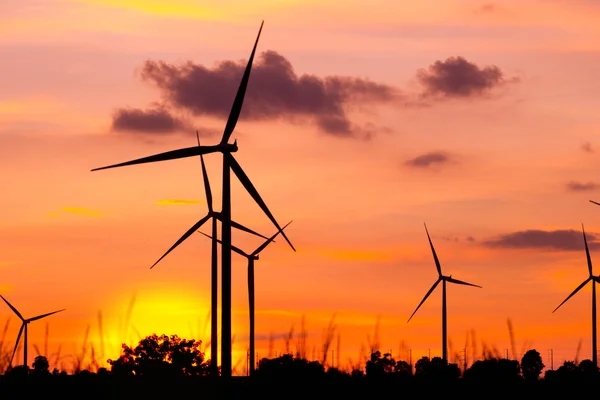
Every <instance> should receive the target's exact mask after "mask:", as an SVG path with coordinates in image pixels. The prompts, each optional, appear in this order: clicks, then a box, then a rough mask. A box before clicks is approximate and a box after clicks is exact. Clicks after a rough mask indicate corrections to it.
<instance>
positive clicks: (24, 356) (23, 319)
mask: <svg viewBox="0 0 600 400" xmlns="http://www.w3.org/2000/svg"><path fill="white" fill-rule="evenodd" d="M0 297H2V300H4V302H5V303H6V304H8V306H9V307H10V309H11V310H13V312H14V313H15V314H17V317H19V318H20V319H21V321H23V324H22V325H21V329H19V334H18V335H17V342H16V343H15V348H14V350H13V353H12V356H11V357H10V364H9V365H12V361H13V358H14V357H15V352H16V351H17V346H18V345H19V340H21V334H22V333H23V331H25V335H24V339H23V340H24V343H23V365H24V366H27V325H29V323H30V322H33V321H37V320H38V319H42V318H45V317H48V316H50V315H52V314H56V313H58V312H61V311H65V310H66V309H65V308H63V309H62V310H58V311H52V312H50V313H47V314H42V315H38V316H36V317H32V318H28V319H25V318H23V316H22V315H21V313H20V312H19V311H18V310H17V309H16V308H15V307H14V306H13V305H12V304H10V303H9V302H8V300H6V299H5V298H4V296H2V295H0Z"/></svg>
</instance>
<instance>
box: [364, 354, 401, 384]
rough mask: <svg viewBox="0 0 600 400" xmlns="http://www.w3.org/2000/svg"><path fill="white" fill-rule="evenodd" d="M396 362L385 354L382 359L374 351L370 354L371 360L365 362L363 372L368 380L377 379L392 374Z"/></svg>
mask: <svg viewBox="0 0 600 400" xmlns="http://www.w3.org/2000/svg"><path fill="white" fill-rule="evenodd" d="M395 367H396V360H394V359H393V358H392V355H391V354H390V353H385V354H384V355H383V357H382V356H381V352H379V351H376V352H375V353H372V354H371V359H370V360H369V361H367V365H366V366H365V370H366V372H367V377H368V378H378V377H382V376H384V375H386V374H391V373H392V372H394V369H395Z"/></svg>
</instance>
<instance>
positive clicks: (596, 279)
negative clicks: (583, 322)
mask: <svg viewBox="0 0 600 400" xmlns="http://www.w3.org/2000/svg"><path fill="white" fill-rule="evenodd" d="M581 230H582V232H583V243H584V244H585V256H586V258H587V265H588V273H589V274H590V275H589V277H588V278H587V279H586V280H585V281H583V282H582V283H581V285H579V286H577V288H576V289H575V290H573V292H572V293H571V294H570V295H569V297H567V298H566V299H565V300H564V301H563V302H562V303H560V304H559V305H558V307H556V308H555V309H554V311H556V310H558V309H559V308H560V306H562V305H563V304H565V303H566V302H567V300H569V299H570V298H571V297H573V296H574V295H575V293H577V292H579V291H580V290H581V289H583V287H584V286H585V285H587V283H588V282H590V281H591V282H592V361H593V363H594V365H598V351H597V337H596V282H600V276H594V275H593V273H592V257H590V249H589V248H588V243H587V238H586V237H585V229H584V227H583V224H581ZM554 311H552V312H553V313H554Z"/></svg>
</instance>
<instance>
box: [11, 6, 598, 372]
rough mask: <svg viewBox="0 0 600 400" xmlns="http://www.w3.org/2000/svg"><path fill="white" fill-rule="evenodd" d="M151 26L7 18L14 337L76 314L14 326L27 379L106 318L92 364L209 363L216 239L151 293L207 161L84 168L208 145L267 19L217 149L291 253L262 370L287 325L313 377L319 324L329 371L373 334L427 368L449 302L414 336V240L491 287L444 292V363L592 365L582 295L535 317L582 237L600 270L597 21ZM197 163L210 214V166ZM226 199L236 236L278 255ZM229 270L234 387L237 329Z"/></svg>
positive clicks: (578, 275)
mask: <svg viewBox="0 0 600 400" xmlns="http://www.w3.org/2000/svg"><path fill="white" fill-rule="evenodd" d="M168 3H169V4H168V5H166V4H167V3H166V2H164V1H159V0H148V1H137V0H29V1H25V2H24V1H22V0H3V1H2V4H1V5H0V170H1V171H2V174H0V188H1V189H2V196H0V220H1V221H2V223H1V224H0V271H1V273H0V294H2V295H3V296H4V297H6V298H7V299H8V300H9V301H10V302H11V303H12V304H14V305H15V306H16V307H17V308H18V309H19V310H20V311H21V312H22V313H23V314H24V316H25V317H30V316H34V315H37V314H42V313H45V312H50V311H53V310H56V309H61V308H66V309H67V310H66V311H65V312H63V313H60V314H57V315H54V316H51V317H49V318H48V319H46V320H42V321H36V322H33V323H32V324H31V325H30V328H29V341H30V356H29V361H30V362H32V361H33V358H34V356H35V355H36V354H37V353H36V351H35V350H34V347H33V345H34V344H36V345H37V346H38V347H39V348H40V350H41V351H42V352H43V348H42V347H43V342H44V334H45V324H46V322H48V323H49V353H55V352H56V351H57V349H58V347H59V345H60V346H61V354H62V355H64V356H67V355H69V354H71V355H75V354H78V353H80V352H81V348H82V345H83V341H84V336H85V332H86V328H87V327H88V326H89V327H90V328H89V329H90V330H89V340H90V341H91V342H92V343H93V345H94V346H95V348H96V351H98V349H99V348H100V346H101V344H100V343H101V341H100V339H99V336H100V335H99V329H98V314H99V313H101V314H102V319H103V325H104V335H105V343H104V346H105V351H104V354H105V357H104V358H105V359H106V358H117V357H118V353H119V345H120V343H121V342H122V341H127V343H130V344H134V343H135V342H137V340H138V333H139V335H141V336H146V335H149V334H151V333H153V332H156V333H158V334H161V333H166V334H178V335H179V336H182V337H185V338H190V337H193V338H196V339H200V340H203V341H204V343H205V344H208V341H209V340H210V335H209V332H210V330H209V325H210V324H209V323H208V322H207V323H206V324H205V320H206V318H207V313H208V312H209V305H210V292H209V289H210V240H208V239H207V238H205V237H203V236H202V235H194V236H192V237H191V238H190V239H188V240H187V241H186V242H185V243H184V244H182V245H181V246H180V247H179V248H177V249H176V250H175V251H174V252H172V253H171V254H169V255H168V256H167V257H166V258H165V259H164V260H162V261H161V262H160V263H159V264H158V265H157V266H156V267H155V268H154V269H152V270H150V269H149V267H150V266H151V265H152V264H153V263H154V262H155V261H156V260H157V259H158V258H159V257H160V256H161V255H162V254H163V253H164V252H165V251H166V250H167V249H168V248H169V247H170V246H171V245H172V244H173V243H174V242H175V241H176V240H177V239H178V238H179V237H180V236H181V235H182V234H183V233H184V232H185V231H186V230H187V229H188V228H190V227H191V226H192V225H193V224H194V223H195V222H196V221H197V220H199V219H200V218H201V217H203V216H204V215H205V214H206V210H207V205H206V200H205V195H204V186H203V184H202V175H201V168H200V162H199V160H198V159H197V158H187V159H182V160H176V161H169V162H164V163H154V164H146V165H140V166H130V167H125V168H119V169H112V170H107V171H99V172H90V170H91V169H92V168H96V167H101V166H105V165H109V164H114V163H118V162H122V161H127V160H130V159H134V158H138V157H143V156H147V155H151V154H155V153H159V152H163V151H168V150H173V149H176V148H180V147H189V146H193V145H194V144H195V143H196V137H195V130H199V132H200V133H201V135H202V137H201V140H202V143H203V144H216V143H217V142H218V141H219V140H220V136H221V134H222V131H223V128H224V126H225V121H226V117H227V114H228V113H229V110H230V107H231V103H232V101H233V97H234V95H235V91H236V90H237V87H238V84H239V80H240V78H241V74H242V69H243V66H244V65H245V62H246V61H247V59H248V56H249V54H250V51H251V48H252V44H253V42H254V39H255V37H256V33H257V31H258V27H259V25H260V22H261V20H263V19H264V21H265V25H264V28H263V31H262V36H261V39H260V42H259V44H258V49H257V58H256V59H255V62H254V69H253V72H252V75H251V77H250V83H249V86H248V92H247V96H246V102H245V104H244V110H243V112H242V115H241V118H240V121H239V123H238V125H237V128H236V131H235V132H234V134H233V136H232V140H233V139H237V142H238V145H239V151H238V152H237V153H236V154H235V157H236V159H237V160H238V162H239V163H240V164H241V166H242V167H243V168H244V170H245V172H246V173H247V174H248V176H249V177H250V179H251V180H252V181H253V183H254V185H255V186H256V187H257V189H258V190H259V192H260V194H261V196H262V197H263V199H264V200H265V202H266V203H267V205H268V206H269V208H270V209H271V211H272V212H273V214H274V215H275V218H277V220H278V221H279V223H280V224H281V225H283V224H285V223H287V222H289V221H290V220H293V223H292V224H291V225H290V226H289V228H287V229H286V233H287V234H288V237H289V238H290V240H291V241H292V243H293V244H294V246H295V247H296V249H297V252H293V251H292V250H291V249H290V247H289V246H288V245H287V244H286V243H285V241H284V240H283V239H282V238H280V239H279V240H277V241H276V243H274V244H272V245H271V246H269V247H268V248H267V249H266V250H265V251H264V252H262V253H261V258H260V260H259V261H257V264H256V307H257V317H256V318H257V328H256V330H257V332H256V333H257V339H258V342H257V350H258V352H259V357H263V356H266V355H267V354H268V353H269V337H270V335H273V337H274V338H275V341H274V345H273V347H272V351H273V355H274V354H275V352H276V351H277V352H282V351H284V350H285V347H284V340H283V337H284V336H285V335H286V334H287V332H288V331H289V330H290V327H291V326H292V325H293V326H294V333H295V334H297V333H298V332H299V331H300V323H301V319H302V316H303V315H305V318H306V330H307V331H308V334H309V339H308V342H309V356H311V355H312V346H315V347H316V349H317V350H316V351H317V352H320V347H321V346H322V341H323V337H324V330H326V328H327V325H328V324H329V322H330V320H331V318H332V316H334V315H335V319H334V322H335V324H336V329H337V330H336V337H337V333H339V337H340V340H341V342H340V349H341V355H340V362H341V364H342V366H344V365H347V364H348V363H349V360H350V359H352V360H353V362H356V361H357V359H358V357H359V353H360V350H361V346H364V347H365V348H366V347H368V346H369V345H368V343H369V341H372V340H373V336H374V330H375V326H376V324H377V321H379V342H380V345H381V350H383V351H390V350H391V351H392V354H393V356H394V357H395V358H397V359H398V358H400V359H406V360H408V350H407V349H412V357H413V362H414V361H416V360H417V359H418V358H420V357H422V356H424V355H427V354H428V351H429V350H428V349H430V351H431V355H432V356H435V355H437V356H441V287H439V288H438V289H437V290H436V292H435V293H434V294H433V295H432V296H431V297H430V298H429V299H428V300H427V302H426V303H425V304H424V305H423V306H422V308H421V309H420V310H419V312H418V313H417V314H416V315H415V316H414V317H413V319H412V320H411V321H410V323H407V322H406V321H407V319H408V317H409V316H410V314H411V313H412V312H413V311H414V309H415V308H416V306H417V305H418V303H419V301H420V300H421V299H422V297H423V296H424V295H425V293H426V292H427V290H428V289H429V288H430V287H431V285H432V284H433V283H434V282H435V280H436V279H437V276H436V275H437V273H436V270H435V265H434V263H433V258H432V255H431V251H430V249H429V245H428V243H427V236H426V234H425V230H424V227H423V223H424V222H425V223H427V227H428V229H429V232H430V234H431V237H432V240H433V243H434V245H435V246H436V250H437V252H438V255H439V257H440V260H441V263H442V268H443V272H444V273H445V274H452V276H453V277H454V278H457V279H461V280H465V281H468V282H471V283H474V284H478V285H481V286H483V288H482V289H477V288H471V287H465V286H457V285H449V286H448V318H449V319H448V334H449V337H450V340H451V341H452V347H453V350H452V351H451V352H458V351H460V350H461V349H462V348H464V347H465V340H466V339H467V334H468V335H469V337H468V342H469V343H472V341H473V337H472V332H475V341H476V342H477V346H478V350H477V351H478V352H479V353H481V349H482V345H483V343H486V344H487V345H494V346H496V347H497V348H498V349H499V350H500V351H501V352H502V355H504V352H505V349H509V355H510V356H511V357H512V351H511V350H510V348H511V345H510V341H509V333H508V328H507V318H510V319H511V320H512V323H513V326H514V330H515V335H516V337H515V339H516V347H517V349H516V350H517V353H518V354H517V356H518V357H519V359H520V357H521V355H522V353H521V351H522V350H523V349H525V350H527V349H529V348H535V349H537V350H538V351H539V352H540V353H541V355H542V357H543V358H544V362H545V363H546V366H550V360H549V359H548V350H549V349H553V350H554V367H555V368H557V367H558V365H559V364H560V363H562V361H563V360H565V359H573V358H574V357H575V353H576V351H577V347H578V343H579V341H580V340H581V341H582V342H581V352H580V355H579V359H580V360H581V359H584V358H591V354H590V352H591V340H590V338H591V321H590V312H591V305H590V301H591V286H589V285H588V286H587V287H586V288H585V289H584V290H582V291H581V292H580V293H578V294H577V295H576V296H575V297H574V298H572V299H571V300H570V301H569V302H568V303H567V304H565V305H563V306H562V307H561V308H560V309H559V310H558V311H556V313H554V314H553V313H552V310H554V308H555V307H556V306H558V305H559V304H560V302H562V301H563V300H564V299H565V298H566V297H567V296H568V295H569V293H570V292H571V291H572V290H573V289H575V288H576V287H577V286H578V285H579V284H580V283H581V282H582V281H583V280H585V279H586V278H587V276H588V273H587V267H586V259H585V251H584V247H583V246H584V245H583V237H582V233H581V224H582V223H583V224H585V229H586V232H587V234H588V241H589V244H590V249H591V253H592V259H593V260H594V259H597V260H598V263H600V252H599V250H600V207H599V206H597V205H594V204H592V203H590V202H589V200H590V199H592V200H597V201H600V177H599V176H598V171H599V170H600V169H599V168H600V158H599V153H600V113H599V110H600V94H599V92H600V79H598V71H600V24H598V17H597V16H598V15H599V13H600V2H598V1H595V0H519V1H503V2H500V1H496V2H485V1H475V0H421V1H419V2H398V1H393V0H368V1H367V0H348V1H345V2H343V5H342V3H341V2H339V1H335V0H319V1H313V0H302V1H299V0H286V1H283V0H281V1H275V0H253V1H252V2H248V1H242V0H228V1H224V0H219V1H217V0H202V1H198V0H196V1H193V0H173V1H170V2H168ZM250 3H251V5H250ZM205 162H206V165H207V169H208V173H209V175H210V178H211V185H212V190H213V195H214V197H215V198H214V204H215V206H216V208H217V209H219V208H220V194H221V185H220V175H221V170H220V165H221V157H220V156H219V155H216V154H211V155H207V156H206V157H205ZM232 182H233V184H232V215H233V219H234V220H236V221H237V222H240V223H242V224H244V225H246V226H248V227H250V228H252V229H254V230H257V231H259V232H260V233H262V234H263V235H266V236H270V235H272V234H273V233H275V228H274V227H273V225H272V224H271V223H270V221H269V220H268V218H267V217H266V216H265V215H264V214H263V213H262V212H261V210H260V208H259V207H258V206H257V205H256V203H254V201H253V200H252V198H251V197H250V195H249V194H247V193H246V192H245V190H244V188H243V187H242V185H241V184H240V183H239V182H238V181H237V180H236V178H235V176H233V175H232ZM203 231H204V232H206V233H210V231H209V226H206V227H205V228H203ZM233 244H234V245H235V246H238V247H240V248H242V249H244V250H247V251H248V252H250V251H252V250H253V249H255V248H256V247H258V246H259V245H260V244H261V240H260V238H256V237H252V236H249V235H248V234H245V233H240V232H238V231H235V230H234V231H233ZM597 255H598V256H597ZM232 257H233V267H232V269H233V295H232V298H233V308H234V309H233V330H234V334H235V342H234V352H235V354H234V356H233V362H234V364H236V363H237V362H238V361H239V360H241V359H242V358H243V357H244V354H245V351H246V348H247V338H248V323H247V319H248V317H247V315H248V311H247V309H248V305H247V289H246V260H245V259H243V258H241V257H239V256H237V255H236V254H233V256H232ZM594 272H595V273H596V274H598V273H600V264H599V265H598V266H597V268H596V269H595V271H594ZM133 296H135V304H134V306H133V309H132V312H131V318H130V322H129V324H127V325H128V326H129V328H128V329H129V330H128V332H124V329H122V327H123V326H124V325H125V322H124V320H125V319H126V318H125V315H126V314H127V309H128V305H129V304H130V301H131V299H132V297H133ZM9 317H10V325H9V329H8V333H7V336H6V339H5V342H4V349H3V350H4V351H12V346H13V345H14V340H15V338H16V335H17V332H18V329H19V321H18V319H17V317H16V316H14V315H13V314H12V313H11V311H10V309H9V308H8V307H6V306H5V305H4V304H0V328H2V326H3V324H4V322H3V321H5V320H6V319H7V318H9ZM468 332H469V333H468ZM0 334H1V332H0ZM0 340H1V336H0ZM402 341H404V350H402V345H401V343H402ZM293 343H295V340H294V341H292V345H291V349H292V350H294V349H295V345H294V344H293ZM337 346H338V345H337V342H336V341H334V343H333V344H332V348H333V349H334V350H335V351H336V352H337ZM469 347H470V349H468V350H467V354H468V357H469V363H470V362H471V361H472V352H473V350H472V346H471V344H469ZM208 350H209V349H208ZM319 357H321V356H320V355H319ZM337 358H338V356H337V354H335V355H334V359H335V363H336V365H337V362H338V361H337ZM21 359H22V356H20V359H19V360H18V361H19V362H20V360H21ZM452 360H453V358H452V356H451V361H452ZM63 361H64V362H65V363H68V362H69V358H67V357H65V358H64V359H63ZM244 366H245V361H244V362H241V363H240V364H239V366H238V370H243V368H244Z"/></svg>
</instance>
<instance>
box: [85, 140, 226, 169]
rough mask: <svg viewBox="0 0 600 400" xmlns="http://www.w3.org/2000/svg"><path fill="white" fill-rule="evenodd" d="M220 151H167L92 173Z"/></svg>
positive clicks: (204, 148) (206, 148)
mask: <svg viewBox="0 0 600 400" xmlns="http://www.w3.org/2000/svg"><path fill="white" fill-rule="evenodd" d="M217 151H219V147H218V146H194V147H186V148H184V149H177V150H171V151H167V152H165V153H159V154H154V155H152V156H148V157H143V158H138V159H136V160H131V161H126V162H122V163H119V164H113V165H109V166H106V167H101V168H94V169H93V170H92V171H100V170H103V169H109V168H117V167H125V166H127V165H135V164H146V163H151V162H158V161H166V160H176V159H178V158H186V157H194V156H199V155H202V154H209V153H215V152H217Z"/></svg>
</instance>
